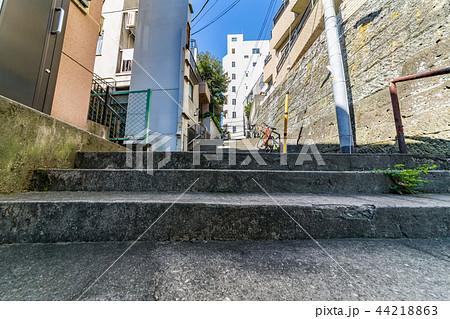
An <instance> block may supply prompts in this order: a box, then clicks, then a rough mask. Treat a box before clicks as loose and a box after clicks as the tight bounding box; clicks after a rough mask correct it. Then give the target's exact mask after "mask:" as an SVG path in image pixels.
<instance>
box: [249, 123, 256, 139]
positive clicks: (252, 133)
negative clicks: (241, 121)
mask: <svg viewBox="0 0 450 319" xmlns="http://www.w3.org/2000/svg"><path fill="white" fill-rule="evenodd" d="M255 137H256V124H253V125H250V130H248V131H247V138H255Z"/></svg>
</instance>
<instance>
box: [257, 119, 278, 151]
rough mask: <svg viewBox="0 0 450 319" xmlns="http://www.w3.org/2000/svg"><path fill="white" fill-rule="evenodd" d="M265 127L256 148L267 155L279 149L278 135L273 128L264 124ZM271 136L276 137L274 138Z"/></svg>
mask: <svg viewBox="0 0 450 319" xmlns="http://www.w3.org/2000/svg"><path fill="white" fill-rule="evenodd" d="M264 125H265V126H266V128H265V130H264V135H263V136H261V138H260V139H259V141H258V144H256V146H257V147H258V149H260V150H265V151H266V152H267V153H270V152H273V151H274V150H279V149H280V144H281V143H280V138H281V136H280V134H279V133H278V132H276V131H275V130H276V128H275V127H270V126H268V125H267V124H264ZM273 135H276V136H277V137H276V138H275V137H274V136H273Z"/></svg>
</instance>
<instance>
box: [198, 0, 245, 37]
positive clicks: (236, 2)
mask: <svg viewBox="0 0 450 319" xmlns="http://www.w3.org/2000/svg"><path fill="white" fill-rule="evenodd" d="M239 2H241V0H236V1H235V2H233V3H232V4H231V5H230V6H229V7H228V8H227V9H225V11H223V12H222V13H221V14H219V15H218V16H217V17H216V18H214V19H213V20H212V21H211V22H209V23H208V24H207V25H205V26H204V27H203V28H201V29H199V30H198V31H196V32H194V33H192V34H191V36H194V35H196V34H197V33H199V32H200V31H203V30H205V29H206V28H207V27H209V26H210V25H212V24H213V23H215V22H216V21H217V20H219V19H220V18H222V17H223V16H224V15H225V14H227V13H228V12H229V11H230V10H231V9H233V8H234V7H235V6H236V5H237V4H238V3H239Z"/></svg>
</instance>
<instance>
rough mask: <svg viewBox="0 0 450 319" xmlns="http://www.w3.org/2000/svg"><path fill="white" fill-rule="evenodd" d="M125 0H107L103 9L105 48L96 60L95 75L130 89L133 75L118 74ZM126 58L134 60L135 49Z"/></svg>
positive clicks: (128, 52)
mask: <svg viewBox="0 0 450 319" xmlns="http://www.w3.org/2000/svg"><path fill="white" fill-rule="evenodd" d="M124 2H125V1H124V0H105V2H104V4H103V9H102V16H103V17H104V19H105V20H104V23H103V30H104V36H103V47H102V52H101V55H97V57H96V58H95V66H94V73H96V74H97V75H99V76H100V77H102V78H104V79H106V80H107V81H108V82H111V84H113V85H114V86H117V87H119V88H120V87H123V88H128V87H129V86H130V80H131V73H130V72H127V73H120V72H117V70H118V67H119V66H118V64H119V63H120V61H118V60H119V54H120V51H121V48H120V36H121V32H122V24H123V19H124V14H125V12H127V11H128V10H124ZM126 58H127V59H130V60H132V59H133V49H129V50H126Z"/></svg>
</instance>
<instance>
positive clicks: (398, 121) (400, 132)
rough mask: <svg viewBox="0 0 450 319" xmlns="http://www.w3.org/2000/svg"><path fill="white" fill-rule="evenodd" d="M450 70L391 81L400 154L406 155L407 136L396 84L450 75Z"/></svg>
mask: <svg viewBox="0 0 450 319" xmlns="http://www.w3.org/2000/svg"><path fill="white" fill-rule="evenodd" d="M449 73H450V68H445V69H440V70H434V71H428V72H423V73H418V74H413V75H407V76H402V77H400V78H395V79H392V80H391V81H389V91H390V92H391V100H392V109H393V111H394V119H395V128H396V130H397V141H398V148H399V150H400V153H403V154H406V143H405V134H404V133H403V124H402V115H401V113H400V104H399V102H398V94H397V86H396V85H395V83H397V82H404V81H410V80H418V79H423V78H428V77H430V76H436V75H443V74H449Z"/></svg>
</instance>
